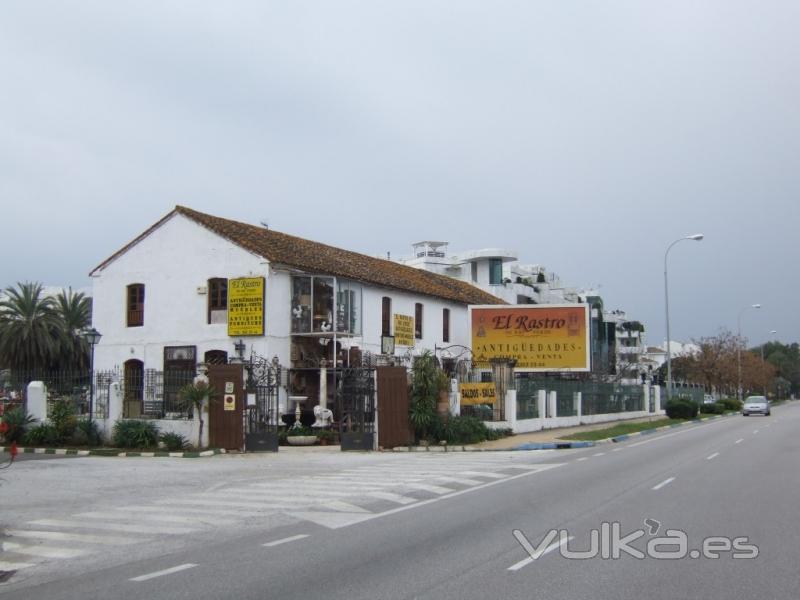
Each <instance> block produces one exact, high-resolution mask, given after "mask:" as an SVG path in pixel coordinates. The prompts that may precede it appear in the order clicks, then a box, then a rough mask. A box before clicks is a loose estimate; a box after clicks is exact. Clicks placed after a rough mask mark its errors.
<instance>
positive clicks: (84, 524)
mask: <svg viewBox="0 0 800 600" xmlns="http://www.w3.org/2000/svg"><path fill="white" fill-rule="evenodd" d="M29 524H30V525H35V526H38V527H71V528H73V529H102V530H104V531H122V532H125V533H145V534H147V533H166V534H173V535H178V534H181V533H192V532H194V531H197V528H191V527H169V526H164V527H162V526H160V525H159V526H157V527H150V526H148V525H127V524H122V523H94V522H89V521H68V520H66V519H39V520H38V521H31V522H30V523H29Z"/></svg>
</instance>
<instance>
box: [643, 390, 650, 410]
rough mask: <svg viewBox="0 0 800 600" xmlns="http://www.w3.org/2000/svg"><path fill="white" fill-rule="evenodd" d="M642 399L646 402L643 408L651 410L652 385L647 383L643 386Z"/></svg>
mask: <svg viewBox="0 0 800 600" xmlns="http://www.w3.org/2000/svg"><path fill="white" fill-rule="evenodd" d="M642 401H643V402H644V406H643V407H642V410H643V411H644V412H648V413H649V412H650V386H649V385H647V384H645V385H643V386H642Z"/></svg>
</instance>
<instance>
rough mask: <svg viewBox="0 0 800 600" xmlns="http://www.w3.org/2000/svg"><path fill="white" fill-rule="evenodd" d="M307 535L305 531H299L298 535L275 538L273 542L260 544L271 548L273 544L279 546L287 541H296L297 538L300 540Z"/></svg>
mask: <svg viewBox="0 0 800 600" xmlns="http://www.w3.org/2000/svg"><path fill="white" fill-rule="evenodd" d="M307 537H308V535H307V534H305V533H301V534H300V535H293V536H292V537H287V538H283V539H280V540H275V541H274V542H267V543H266V544H261V545H262V546H264V547H265V548H272V547H273V546H280V545H281V544H288V543H289V542H296V541H297V540H302V539H303V538H307Z"/></svg>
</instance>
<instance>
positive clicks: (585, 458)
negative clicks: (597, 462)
mask: <svg viewBox="0 0 800 600" xmlns="http://www.w3.org/2000/svg"><path fill="white" fill-rule="evenodd" d="M582 460H589V457H588V456H581V457H580V458H579V459H578V460H577V461H575V462H581V461H582Z"/></svg>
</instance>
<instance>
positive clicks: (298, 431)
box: [286, 425, 315, 437]
mask: <svg viewBox="0 0 800 600" xmlns="http://www.w3.org/2000/svg"><path fill="white" fill-rule="evenodd" d="M298 435H315V433H314V430H313V429H311V427H306V426H305V425H301V426H300V427H290V428H289V431H287V432H286V436H287V437H294V436H298Z"/></svg>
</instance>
